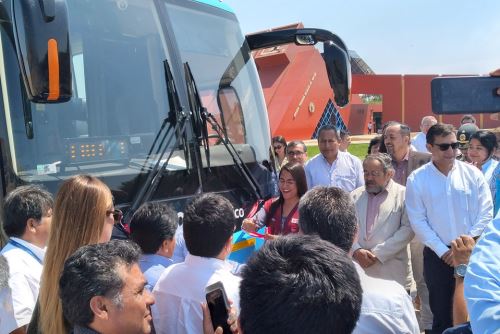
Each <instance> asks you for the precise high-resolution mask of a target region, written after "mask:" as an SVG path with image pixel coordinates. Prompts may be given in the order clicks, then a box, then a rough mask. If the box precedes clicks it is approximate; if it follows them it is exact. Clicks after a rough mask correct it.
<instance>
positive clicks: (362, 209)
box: [351, 180, 414, 288]
mask: <svg viewBox="0 0 500 334" xmlns="http://www.w3.org/2000/svg"><path fill="white" fill-rule="evenodd" d="M386 190H387V191H388V192H389V194H388V196H387V198H386V199H385V201H384V202H383V203H382V204H381V205H380V210H379V214H378V219H377V220H376V221H375V222H374V226H373V230H372V234H371V236H370V238H367V236H366V211H367V207H368V193H367V192H366V191H365V187H364V186H363V187H360V188H358V189H355V190H354V191H353V192H352V193H351V197H352V199H353V201H354V203H355V205H356V213H357V215H358V240H357V241H356V242H355V243H354V245H353V247H352V250H353V251H355V250H356V249H358V248H364V249H368V250H370V251H371V252H372V253H374V254H375V255H376V256H377V258H378V259H379V261H378V262H377V263H375V264H374V265H372V266H370V267H368V268H365V272H366V274H367V275H369V276H372V277H377V278H383V279H390V280H394V281H396V282H398V283H400V284H401V285H403V287H405V288H409V286H410V285H411V276H412V275H411V264H410V259H409V256H408V253H409V252H408V244H409V242H410V241H411V240H412V238H413V236H414V233H413V230H412V229H411V226H410V222H409V220H408V216H407V214H406V209H405V190H406V188H405V187H403V186H401V185H399V184H397V183H396V182H394V181H392V180H390V181H389V184H388V185H387V188H386Z"/></svg>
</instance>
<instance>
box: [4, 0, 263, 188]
mask: <svg viewBox="0 0 500 334" xmlns="http://www.w3.org/2000/svg"><path fill="white" fill-rule="evenodd" d="M183 3H188V4H186V6H188V5H189V7H183V6H182V5H181V4H183ZM67 4H68V10H69V22H70V44H71V52H72V69H73V73H72V75H73V97H72V99H71V100H70V101H69V102H66V103H59V104H33V103H30V102H28V101H27V99H26V96H25V94H24V92H23V89H22V88H23V86H22V83H21V82H20V79H19V78H20V76H19V69H18V66H17V65H16V59H15V54H14V51H13V50H12V47H11V46H9V47H7V46H8V44H9V42H8V38H7V37H6V35H5V34H4V32H3V31H2V36H1V38H2V50H3V53H4V59H5V66H4V69H3V70H4V71H5V78H6V79H5V80H7V85H5V86H6V87H9V89H8V92H7V93H8V100H9V104H8V106H9V107H6V108H5V109H6V110H5V113H6V120H7V123H8V124H7V131H8V135H9V138H10V144H9V145H10V149H9V152H10V155H11V157H12V161H13V163H12V165H13V169H14V172H15V173H16V175H17V176H18V177H20V178H21V179H23V180H25V181H27V182H43V181H44V180H46V179H64V178H66V177H69V176H71V175H74V174H81V173H89V174H93V175H96V176H99V177H107V176H115V175H120V176H127V178H129V177H130V178H132V177H135V176H137V175H138V174H139V173H141V171H145V170H148V168H149V169H150V167H151V166H152V164H153V163H155V159H154V158H155V157H156V156H155V155H153V157H152V159H151V165H146V164H145V160H146V156H147V155H148V152H149V151H150V149H151V147H152V144H153V142H154V141H155V138H156V136H157V134H158V132H159V130H160V127H161V124H162V122H163V121H164V119H165V118H166V117H167V116H168V114H169V100H168V96H167V89H166V83H165V75H164V60H168V61H169V63H170V66H171V67H173V68H172V72H173V73H174V77H175V79H176V84H177V86H178V87H177V89H178V90H179V91H181V94H180V95H183V94H184V98H181V104H183V107H184V108H188V107H187V105H188V103H187V99H186V95H185V94H186V93H185V87H184V78H183V76H184V71H183V69H182V68H181V66H182V63H184V62H188V63H189V65H190V66H191V69H192V71H193V75H194V77H195V80H196V82H197V84H198V88H199V91H200V95H201V98H202V101H203V103H204V104H205V106H206V107H207V108H208V110H209V111H210V112H211V113H212V114H213V115H214V116H215V117H216V118H218V119H219V120H220V122H221V123H222V125H223V127H224V129H225V133H226V134H227V135H228V137H229V138H230V139H231V140H232V141H233V143H235V144H241V145H242V146H247V147H249V151H252V152H253V155H254V157H255V160H257V161H261V160H263V159H265V157H266V150H267V147H268V146H267V145H268V139H266V138H267V136H268V133H264V134H263V131H266V129H268V125H267V114H266V112H265V105H264V101H263V97H262V93H261V88H260V86H259V80H258V76H257V73H256V70H255V67H254V66H253V65H250V62H248V64H246V65H244V66H243V68H242V69H241V71H240V73H237V74H236V78H235V80H234V81H233V82H232V84H231V87H224V88H223V89H221V88H220V87H219V81H220V79H221V77H222V76H223V73H224V71H225V70H226V68H227V67H228V65H229V64H230V62H231V61H232V60H233V58H234V57H235V56H236V55H237V53H238V52H241V47H242V45H244V37H243V35H242V34H241V31H240V29H239V27H238V23H237V21H236V19H235V17H234V15H233V14H231V13H228V12H226V11H224V10H221V9H217V8H214V7H211V6H208V5H206V4H202V3H197V2H191V1H182V2H180V1H174V2H170V1H169V2H165V1H153V0H102V1H88V0H72V1H67ZM244 52H248V51H247V50H244ZM174 67H177V68H174ZM180 86H182V87H180ZM17 87H19V89H17ZM4 104H5V103H4ZM27 113H28V114H29V113H31V117H32V122H33V126H32V127H33V138H29V136H28V135H27V131H26V114H27ZM172 126H175V124H172ZM189 128H190V126H189V125H188V135H187V137H186V138H190V137H189V136H190V135H191V133H192V131H190V130H189ZM171 133H173V130H172V129H171ZM209 133H210V135H209V138H210V139H209V143H210V144H211V145H213V146H214V147H215V146H217V145H218V144H220V139H219V138H216V136H214V134H213V133H211V132H209ZM174 142H175V140H173V141H172V144H171V145H173V143H174ZM182 145H183V144H182V141H181V146H182ZM219 146H220V145H219ZM216 148H217V147H216ZM171 149H172V150H174V151H175V153H174V154H173V157H172V159H171V160H170V161H169V166H168V170H183V169H186V164H187V165H188V166H189V162H186V158H185V157H184V152H185V151H184V150H183V148H182V147H172V148H171ZM214 152H217V149H214ZM218 161H219V163H220V164H226V165H230V164H232V160H231V159H230V157H229V156H228V157H227V158H226V157H225V156H224V155H222V156H221V157H219V160H218ZM221 161H222V162H221Z"/></svg>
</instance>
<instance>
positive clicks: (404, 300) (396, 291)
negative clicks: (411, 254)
mask: <svg viewBox="0 0 500 334" xmlns="http://www.w3.org/2000/svg"><path fill="white" fill-rule="evenodd" d="M354 266H355V267H356V270H357V272H358V275H359V280H360V282H361V288H362V289H363V302H362V304H361V314H360V315H359V319H358V322H357V323H356V327H355V328H354V331H353V332H352V333H353V334H373V333H384V334H401V333H404V334H407V333H411V334H419V333H420V329H419V327H418V321H417V317H416V316H415V309H414V308H413V304H412V302H411V298H410V296H409V295H408V293H406V291H405V289H403V287H402V286H401V285H399V284H398V283H396V282H394V281H389V280H384V279H379V278H373V277H370V276H367V275H366V274H365V272H364V271H363V268H361V267H360V266H359V264H357V263H355V262H354Z"/></svg>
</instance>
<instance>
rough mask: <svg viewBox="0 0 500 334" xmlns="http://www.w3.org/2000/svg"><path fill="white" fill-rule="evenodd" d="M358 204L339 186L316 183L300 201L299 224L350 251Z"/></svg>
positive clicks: (303, 230) (304, 229) (355, 226)
mask: <svg viewBox="0 0 500 334" xmlns="http://www.w3.org/2000/svg"><path fill="white" fill-rule="evenodd" d="M356 217H357V216H356V208H355V206H354V203H353V202H352V200H351V197H350V196H349V193H347V192H345V191H344V190H342V189H340V188H336V187H314V188H313V189H311V190H309V191H308V192H307V193H306V194H305V195H304V196H302V198H301V199H300V202H299V226H300V230H301V231H302V232H303V233H304V234H317V235H319V237H320V238H321V239H323V240H326V241H329V242H331V243H332V244H334V245H335V246H337V247H340V248H342V249H343V250H344V251H346V252H349V251H350V249H351V246H352V244H353V242H354V237H355V235H356V231H357V218H356Z"/></svg>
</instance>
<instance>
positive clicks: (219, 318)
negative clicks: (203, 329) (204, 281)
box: [205, 281, 231, 333]
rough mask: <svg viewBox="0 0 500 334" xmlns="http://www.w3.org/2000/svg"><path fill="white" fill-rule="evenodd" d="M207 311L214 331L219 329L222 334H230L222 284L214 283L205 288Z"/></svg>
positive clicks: (226, 301) (226, 304)
mask: <svg viewBox="0 0 500 334" xmlns="http://www.w3.org/2000/svg"><path fill="white" fill-rule="evenodd" d="M205 293H206V299H207V305H208V309H209V311H210V317H211V318H212V325H213V326H214V330H215V329H216V328H217V327H221V328H222V330H223V332H224V333H231V329H230V328H229V325H228V324H227V319H228V316H229V315H228V313H227V310H228V308H229V302H228V300H227V295H226V291H225V290H224V285H222V282H220V281H219V282H215V283H214V284H211V285H209V286H207V287H206V288H205Z"/></svg>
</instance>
